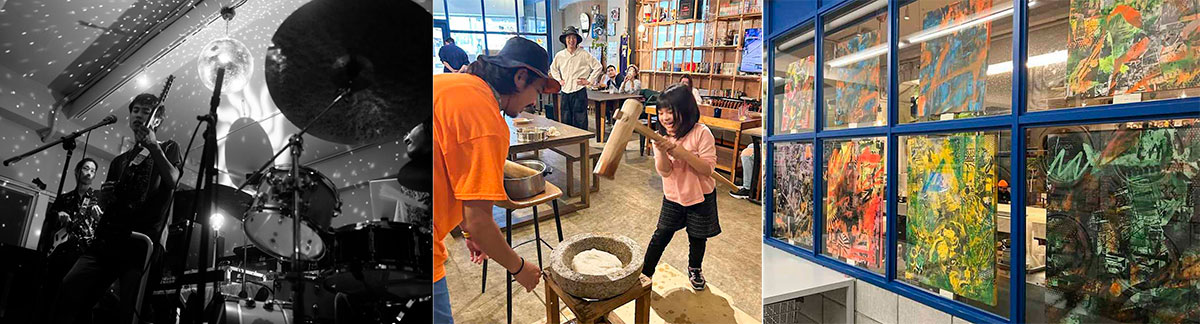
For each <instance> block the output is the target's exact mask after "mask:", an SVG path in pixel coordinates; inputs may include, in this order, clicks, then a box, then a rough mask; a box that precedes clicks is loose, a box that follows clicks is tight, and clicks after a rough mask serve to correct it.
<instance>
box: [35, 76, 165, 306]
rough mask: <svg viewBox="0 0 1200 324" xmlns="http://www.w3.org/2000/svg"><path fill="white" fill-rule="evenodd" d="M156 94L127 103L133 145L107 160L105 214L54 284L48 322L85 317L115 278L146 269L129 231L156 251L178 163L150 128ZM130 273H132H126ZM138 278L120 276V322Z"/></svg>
mask: <svg viewBox="0 0 1200 324" xmlns="http://www.w3.org/2000/svg"><path fill="white" fill-rule="evenodd" d="M163 110H165V109H163V107H162V106H160V101H159V98H158V97H156V96H154V95H152V94H145V93H144V94H141V95H138V96H137V97H135V98H134V99H133V102H131V103H130V104H129V128H130V130H132V131H133V134H134V138H135V141H136V143H137V144H136V145H134V146H133V147H132V148H131V149H130V150H128V151H125V152H123V153H121V154H120V155H118V156H117V157H116V158H114V159H113V160H112V163H111V164H110V165H109V168H108V176H107V177H106V181H105V182H104V184H103V185H102V186H101V191H102V192H101V195H100V196H101V205H102V206H103V211H104V212H105V215H104V217H103V218H101V219H100V222H99V225H98V226H97V228H96V239H95V241H94V242H93V243H92V245H91V246H89V247H88V248H87V249H86V250H85V251H84V253H83V256H81V257H80V258H79V260H78V261H76V262H75V265H74V266H73V267H72V268H71V271H70V272H68V273H67V275H66V277H65V278H64V279H63V281H62V284H61V285H60V286H59V288H58V292H57V295H56V297H55V303H54V308H55V310H54V311H53V312H52V313H51V317H52V320H51V321H52V323H64V324H67V323H76V322H77V321H82V322H88V319H89V318H90V316H89V311H90V309H91V308H92V306H93V305H95V304H96V302H97V301H98V300H99V299H100V297H101V296H102V295H103V294H104V292H105V291H106V290H108V288H109V286H111V285H112V284H113V282H115V281H116V280H117V279H118V278H132V277H138V278H140V274H142V273H145V272H146V271H148V268H149V266H148V264H147V263H144V262H143V261H144V259H143V258H144V257H145V254H144V252H145V247H144V246H139V245H140V244H141V243H139V241H138V240H137V239H134V238H133V237H134V236H135V235H134V234H135V233H140V234H143V235H145V236H147V237H149V238H150V240H151V242H153V243H154V244H153V245H154V256H153V257H152V259H151V262H150V263H154V261H153V260H154V259H156V258H158V256H159V255H161V251H162V245H161V242H159V240H160V239H161V237H162V230H163V226H164V225H165V223H166V216H167V214H166V213H165V212H164V211H165V210H166V209H165V208H164V207H166V206H168V205H169V203H170V202H169V200H170V199H169V197H170V194H171V191H172V190H174V188H175V182H176V180H177V179H179V172H180V171H179V168H180V167H181V166H182V165H181V164H182V162H181V157H180V151H179V145H178V144H177V143H175V142H174V141H166V142H159V141H158V138H157V136H156V135H155V131H156V130H157V129H158V126H159V125H161V124H162V120H163V118H162V117H163V115H165V113H164V111H163ZM131 274H132V275H131ZM139 284H140V282H129V283H126V282H124V280H122V284H121V292H120V300H121V303H120V304H121V309H120V310H118V312H119V314H120V315H121V318H122V322H123V323H129V322H131V321H132V319H133V318H134V316H137V317H139V318H141V320H148V319H149V317H148V316H141V315H140V314H133V310H134V309H135V306H136V305H135V302H136V296H137V294H138V293H139V291H138V290H139V288H140V287H139Z"/></svg>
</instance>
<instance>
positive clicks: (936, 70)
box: [913, 0, 992, 121]
mask: <svg viewBox="0 0 1200 324" xmlns="http://www.w3.org/2000/svg"><path fill="white" fill-rule="evenodd" d="M991 7H992V0H964V1H959V2H955V3H951V4H950V5H948V6H945V7H941V8H938V9H934V10H932V11H929V12H928V13H926V14H925V18H924V20H923V21H922V23H921V24H922V27H923V29H922V32H921V34H919V35H936V34H938V33H942V32H944V31H946V30H955V29H957V31H954V32H951V33H949V34H946V35H945V36H940V37H936V38H932V39H928V40H925V41H923V42H922V43H921V69H920V71H919V72H918V76H919V80H920V81H919V85H918V96H917V112H916V115H915V116H914V117H915V118H916V119H917V120H922V121H929V120H939V119H941V118H942V116H943V114H960V113H961V114H964V115H972V114H974V115H979V114H982V113H983V110H984V94H985V93H986V92H987V68H988V64H987V62H988V47H989V46H988V44H989V43H990V42H991V32H992V23H991V22H984V23H978V24H973V25H967V24H966V23H968V22H969V21H972V20H978V19H979V18H980V17H979V15H982V14H986V13H988V12H989V10H990V9H991ZM962 26H969V27H962ZM913 38H918V39H920V36H917V37H913Z"/></svg>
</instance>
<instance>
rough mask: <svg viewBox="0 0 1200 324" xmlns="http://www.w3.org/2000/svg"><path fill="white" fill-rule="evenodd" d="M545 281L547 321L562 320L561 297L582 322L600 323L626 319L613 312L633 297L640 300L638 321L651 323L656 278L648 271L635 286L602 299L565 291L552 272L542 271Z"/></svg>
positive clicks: (617, 321)
mask: <svg viewBox="0 0 1200 324" xmlns="http://www.w3.org/2000/svg"><path fill="white" fill-rule="evenodd" d="M542 279H543V283H544V284H545V285H546V323H547V324H558V323H562V320H561V319H559V313H558V300H559V299H560V298H561V299H562V301H563V304H566V305H567V308H569V309H571V312H573V313H575V319H576V322H578V323H582V324H592V323H597V322H599V320H601V319H604V320H607V321H608V323H624V322H622V321H621V319H620V318H617V316H616V315H615V314H613V310H616V309H617V308H618V307H621V306H622V305H625V304H628V303H629V302H631V301H636V304H635V305H634V307H635V308H636V311H635V312H634V320H633V322H634V323H635V324H648V323H650V291H651V287H652V285H651V284H652V282H651V281H650V278H649V277H646V275H644V274H638V283H637V285H634V286H633V288H629V290H628V291H625V293H623V294H620V295H618V296H616V297H613V298H609V299H605V300H600V301H594V302H592V301H586V300H583V299H579V298H576V297H575V296H571V295H568V294H565V293H563V291H562V288H559V287H558V284H556V283H554V280H553V279H551V277H550V274H549V273H544V274H542Z"/></svg>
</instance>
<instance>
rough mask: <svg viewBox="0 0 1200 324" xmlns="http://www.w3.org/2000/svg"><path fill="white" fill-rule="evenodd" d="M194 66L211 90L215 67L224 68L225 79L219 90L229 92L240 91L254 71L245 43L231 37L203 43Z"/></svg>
mask: <svg viewBox="0 0 1200 324" xmlns="http://www.w3.org/2000/svg"><path fill="white" fill-rule="evenodd" d="M196 67H197V68H198V69H199V72H200V80H201V81H203V82H204V86H205V87H208V89H209V90H213V87H214V86H215V83H216V81H217V69H218V68H225V80H224V82H223V83H222V85H221V92H223V93H230V92H238V91H242V88H244V87H246V82H248V81H249V80H250V74H251V73H253V71H254V59H253V58H252V57H251V56H250V49H249V48H247V47H246V44H242V42H240V41H238V40H236V39H232V38H221V39H217V40H214V41H211V42H208V44H207V45H204V49H203V50H201V51H200V55H199V56H198V57H197V58H196Z"/></svg>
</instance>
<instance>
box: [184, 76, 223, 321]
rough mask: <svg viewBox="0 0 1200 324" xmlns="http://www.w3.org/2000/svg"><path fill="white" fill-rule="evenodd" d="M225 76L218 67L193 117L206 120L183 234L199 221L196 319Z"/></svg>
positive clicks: (203, 286)
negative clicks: (205, 101)
mask: <svg viewBox="0 0 1200 324" xmlns="http://www.w3.org/2000/svg"><path fill="white" fill-rule="evenodd" d="M224 79H225V68H217V80H216V83H215V85H214V86H213V95H212V99H211V100H210V101H209V108H208V109H209V110H208V114H207V115H201V116H197V117H196V119H198V120H200V121H202V122H205V123H207V125H206V126H205V128H204V135H203V136H204V150H203V153H202V154H201V155H200V168H199V170H197V178H196V188H195V190H194V191H193V193H194V194H195V195H194V196H193V199H192V208H191V210H192V211H194V213H193V214H192V220H191V222H190V223H188V225H189V226H188V230H187V234H186V235H185V237H186V240H185V241H184V242H185V243H184V244H187V243H186V242H191V241H192V239H191V236H192V230H191V226H190V225H191V224H197V223H198V224H200V233H201V234H200V247H199V248H200V251H199V254H198V259H199V260H197V267H198V268H199V269H198V270H197V273H196V278H199V280H200V281H199V282H198V283H199V284H198V285H196V286H197V287H198V289H196V294H197V295H196V297H194V298H197V299H198V300H199V302H200V310H198V311H195V312H194V314H193V316H195V320H196V323H204V322H205V320H204V315H205V313H206V312H205V311H204V309H205V308H206V307H207V306H208V304H209V302H208V300H207V299H205V298H204V295H205V289H206V288H207V286H208V283H207V282H204V280H205V279H206V278H207V277H208V276H207V274H208V237H209V236H211V235H212V233H211V232H210V231H211V229H210V228H209V226H208V222H207V219H205V218H204V217H203V215H211V214H212V211H213V210H214V209H215V208H216V202H215V201H213V200H212V197H215V196H216V195H214V194H213V190H214V188H215V186H216V183H217V120H218V119H217V107H218V106H220V105H221V86H222V83H223V81H224ZM180 172H182V171H180ZM201 201H204V202H205V203H204V204H203V205H200V202H201ZM189 245H190V244H187V245H185V248H184V249H185V250H186V249H187V247H186V246H189ZM184 256H185V257H184V258H185V259H184V262H183V264H182V265H181V267H185V268H186V265H187V261H186V260H187V259H186V256H187V253H184ZM179 276H180V278H183V273H182V272H180V273H179ZM176 281H177V285H182V284H183V282H182V281H181V280H176ZM214 288H215V286H214ZM217 295H218V293H217V290H216V289H213V297H214V299H215V298H216V296H217Z"/></svg>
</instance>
